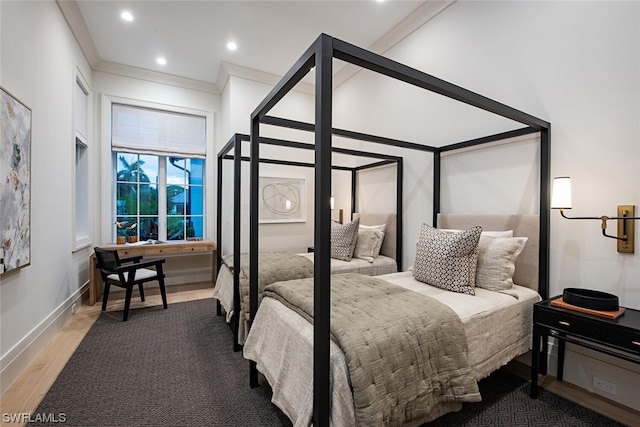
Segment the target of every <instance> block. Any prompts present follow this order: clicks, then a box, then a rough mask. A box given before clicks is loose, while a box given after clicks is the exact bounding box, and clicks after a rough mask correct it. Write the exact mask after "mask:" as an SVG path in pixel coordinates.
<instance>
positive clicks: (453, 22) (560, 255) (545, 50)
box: [334, 1, 640, 409]
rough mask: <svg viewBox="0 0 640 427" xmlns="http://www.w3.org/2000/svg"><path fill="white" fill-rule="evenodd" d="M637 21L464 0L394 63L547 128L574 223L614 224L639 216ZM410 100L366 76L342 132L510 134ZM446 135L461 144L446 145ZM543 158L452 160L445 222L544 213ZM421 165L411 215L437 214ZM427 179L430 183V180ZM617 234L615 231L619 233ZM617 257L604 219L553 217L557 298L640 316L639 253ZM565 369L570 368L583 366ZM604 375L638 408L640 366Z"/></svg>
mask: <svg viewBox="0 0 640 427" xmlns="http://www.w3.org/2000/svg"><path fill="white" fill-rule="evenodd" d="M639 22H640V3H638V2H535V1H524V2H503V1H497V2H490V1H483V2H468V1H458V2H456V3H454V4H453V5H452V6H450V7H449V8H447V9H446V10H445V11H444V12H443V13H441V14H440V15H438V16H437V17H436V18H434V19H433V20H432V21H430V22H429V23H428V24H427V25H425V26H423V27H422V28H420V29H418V30H417V31H416V32H414V33H413V34H412V35H411V36H409V37H407V38H406V39H405V40H403V41H402V42H401V43H399V44H398V45H396V46H395V47H394V48H392V49H391V50H390V51H389V52H387V53H386V54H385V56H388V57H390V58H392V59H395V60H397V61H399V62H401V63H404V64H407V65H410V66H412V67H415V68H417V69H420V70H423V71H425V72H427V73H429V74H432V75H435V76H436V77H439V78H442V79H444V80H446V81H449V82H451V83H454V84H457V85H459V86H462V87H464V88H466V89H469V90H472V91H474V92H478V93H480V94H482V95H485V96H488V97H489V98H492V99H495V100H497V101H499V102H502V103H504V104H507V105H509V106H512V107H515V108H517V109H519V110H522V111H525V112H527V113H530V114H532V115H534V116H537V117H540V118H542V119H544V120H547V121H549V122H550V123H551V125H552V127H551V147H552V149H551V174H552V176H562V175H569V176H571V177H572V178H573V182H574V194H573V205H574V209H573V211H572V212H571V213H572V214H574V215H577V216H596V215H597V216H599V215H609V216H614V215H615V212H616V205H618V204H635V205H636V206H637V205H639V204H640V203H639V202H640V186H639V185H638V182H639V181H638V170H639V166H640V145H639V144H638V139H639V136H640V120H638V118H639V117H640V79H638V76H639V75H640V25H638V24H639ZM405 86H406V85H405ZM414 92H419V90H417V89H415V90H414V91H409V90H407V88H405V87H402V85H397V84H394V83H385V82H384V81H381V80H377V79H376V78H375V77H374V76H372V75H371V74H370V73H359V74H358V75H356V76H355V77H354V78H352V79H351V80H349V81H347V82H346V83H345V84H344V85H343V86H341V87H340V88H339V89H338V90H337V92H336V95H335V96H334V99H336V100H337V111H338V112H339V114H337V115H336V114H334V121H335V122H336V126H338V122H339V126H340V127H346V128H349V129H351V128H353V127H356V128H360V129H366V126H369V127H370V129H373V130H374V131H375V132H373V133H381V134H383V135H385V136H389V137H396V138H400V139H408V140H411V141H414V142H421V141H426V142H427V143H430V144H434V145H441V144H442V143H445V142H457V141H462V140H465V139H468V138H473V137H479V136H483V135H488V134H491V133H493V132H496V131H499V130H504V129H505V123H501V122H499V121H497V122H496V121H487V122H486V123H485V121H484V118H482V117H480V116H475V115H473V114H469V113H467V112H466V111H456V109H455V108H454V107H452V106H451V105H449V104H440V103H437V102H436V103H434V104H431V102H433V101H434V100H433V99H431V98H429V97H425V96H423V95H417V94H415V93H414ZM362 105H369V106H374V107H373V108H364V107H362ZM453 112H455V113H456V114H455V115H450V114H451V113H453ZM442 123H444V124H446V125H447V127H446V128H443V127H442V126H439V124H442ZM446 129H449V132H450V133H451V137H452V139H453V140H451V141H447V140H446V139H447V138H448V135H447V134H446V133H445V130H446ZM356 130H359V129H356ZM369 132H370V133H372V132H371V131H369ZM538 158H539V148H537V143H536V142H535V140H531V139H529V140H526V141H524V143H521V142H518V143H517V146H516V145H514V146H509V145H502V146H498V147H492V148H490V149H489V150H473V151H468V152H464V153H460V154H456V155H453V156H447V158H446V159H444V160H443V191H444V192H445V194H443V206H442V210H443V211H445V212H461V211H462V212H478V213H486V212H492V211H500V212H504V211H505V210H506V211H507V212H514V213H536V212H537V210H538V204H537V202H536V201H535V199H533V198H532V197H531V195H532V194H536V192H537V190H536V188H537V185H538V180H539V176H538V172H537V169H536V168H537V166H536V165H537V162H538ZM419 166H420V165H419V164H417V163H416V164H411V165H410V166H409V167H408V170H407V172H406V173H405V188H408V193H409V194H405V209H406V210H407V211H409V212H410V211H411V208H407V204H409V203H413V200H412V198H414V197H415V198H419V199H420V204H419V206H421V207H423V210H424V211H425V212H430V207H431V202H430V194H428V193H429V190H428V189H424V190H423V187H422V185H421V184H417V181H418V180H420V179H422V177H423V176H422V175H420V169H419ZM425 166H426V167H427V168H428V169H429V167H430V165H429V164H425V165H423V166H422V167H425ZM426 176H427V178H428V181H429V182H430V177H429V176H430V172H429V174H427V175H426ZM425 216H426V215H425ZM421 220H423V219H419V218H416V217H415V216H413V217H408V218H407V220H406V222H405V254H407V255H409V254H410V253H411V248H408V247H407V245H409V246H413V243H412V242H415V240H413V241H412V240H409V241H407V240H406V237H407V234H412V235H415V233H416V232H417V230H418V227H419V223H420V221H421ZM424 220H425V221H430V220H431V219H430V217H429V218H425V219H424ZM615 227H616V224H615V222H614V223H612V224H610V226H609V228H610V231H611V232H614V230H615ZM637 237H638V233H637V232H636V238H637ZM615 245H616V243H615V241H613V240H611V239H605V238H603V237H602V236H601V232H600V223H599V221H567V220H564V219H562V218H561V217H560V216H559V215H558V214H557V213H556V212H553V213H552V219H551V259H550V270H551V277H550V279H551V280H550V291H549V295H550V296H554V295H558V294H561V293H562V290H563V289H564V288H566V287H584V288H591V289H598V290H603V291H606V292H611V293H614V294H616V295H618V297H619V298H620V303H621V305H623V306H627V307H632V308H636V309H640V286H638V283H637V278H638V277H640V262H639V258H638V257H639V256H640V255H639V253H638V252H640V251H636V253H635V254H620V253H618V252H616V246H615ZM413 253H415V249H414V251H413ZM570 353H573V352H570ZM567 357H568V358H567V360H568V363H572V362H571V361H572V360H576V358H575V357H574V356H573V355H568V356H567ZM601 358H602V357H601V356H600V355H599V354H594V353H593V352H589V357H587V358H586V359H585V358H584V357H583V358H582V359H580V360H581V362H580V364H579V365H577V364H576V365H572V369H567V370H566V371H565V372H567V375H566V379H567V380H568V381H571V382H574V383H577V384H579V385H581V386H582V387H585V388H587V389H592V387H591V383H590V381H591V377H592V375H593V374H594V373H595V372H601V371H602V368H601V365H599V362H598V361H596V359H601ZM589 360H591V361H593V363H590V362H589ZM609 363H611V364H616V365H619V363H618V362H617V361H615V360H613V361H612V360H609V361H608V362H607V364H605V366H607V370H608V372H607V373H605V374H600V375H610V377H611V378H613V379H615V380H616V381H620V382H618V384H619V390H625V394H627V395H629V396H637V395H638V393H639V392H640V385H639V384H638V381H637V378H638V375H637V372H638V371H637V365H635V367H634V368H632V369H635V374H632V373H631V374H630V373H629V372H628V371H627V370H623V369H617V368H615V369H614V368H613V367H612V366H611V365H610V364H609ZM605 378H606V377H605ZM622 382H624V384H623V383H622ZM607 397H610V398H612V399H614V400H616V399H617V400H621V399H620V398H619V397H616V396H607ZM636 400H637V399H636ZM623 403H625V404H629V402H628V401H626V402H623ZM636 409H638V408H637V407H636Z"/></svg>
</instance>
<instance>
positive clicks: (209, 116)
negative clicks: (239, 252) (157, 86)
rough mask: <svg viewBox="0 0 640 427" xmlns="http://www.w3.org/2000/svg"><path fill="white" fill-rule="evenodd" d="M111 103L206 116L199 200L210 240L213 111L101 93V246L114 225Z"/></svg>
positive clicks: (108, 240)
mask: <svg viewBox="0 0 640 427" xmlns="http://www.w3.org/2000/svg"><path fill="white" fill-rule="evenodd" d="M113 103H116V104H126V105H133V106H137V107H144V108H152V109H156V110H164V111H171V112H177V113H184V114H190V115H194V116H203V117H205V123H206V130H205V132H206V135H205V141H206V142H205V143H206V146H207V152H206V158H205V176H204V182H205V194H204V195H203V197H204V200H203V201H202V202H203V205H204V217H205V224H204V226H205V230H204V233H205V236H204V237H206V238H209V237H208V236H213V235H214V234H215V232H211V233H210V231H211V230H209V228H208V227H207V223H209V222H213V223H215V221H207V218H208V217H209V216H211V217H213V216H214V214H213V213H212V212H215V210H211V209H214V208H213V206H212V207H211V209H208V208H209V206H208V205H207V202H208V200H211V199H210V198H209V196H208V195H207V194H208V193H210V194H212V195H213V198H212V200H215V191H216V190H215V188H216V186H215V182H213V178H211V182H210V181H209V177H215V176H216V174H215V173H211V170H213V169H214V168H215V167H216V166H215V164H216V163H215V159H216V158H217V157H216V156H217V154H216V153H215V152H214V151H215V150H214V149H213V147H214V145H215V143H214V139H213V138H214V135H215V129H214V127H215V125H214V114H213V111H210V110H209V111H207V110H199V109H194V108H189V107H183V106H179V105H171V104H163V103H158V102H152V101H144V100H141V99H134V98H125V97H121V96H114V95H108V94H102V95H101V98H100V159H101V160H100V168H101V170H102V171H103V172H102V173H101V174H100V181H101V182H100V194H101V200H100V206H103V209H101V211H100V212H101V213H100V244H103V243H107V242H111V241H113V223H112V220H111V214H112V210H113V205H112V201H113V200H115V191H116V189H115V187H113V186H112V183H113V182H115V176H114V171H115V170H114V167H113V164H112V159H113V155H112V150H111V105H112V104H113ZM212 188H213V190H212ZM158 209H161V206H158ZM158 212H163V211H160V210H159V211H158ZM164 212H166V206H165V211H164ZM160 217H162V215H160ZM161 226H162V224H158V227H161Z"/></svg>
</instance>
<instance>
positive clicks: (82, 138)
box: [72, 72, 91, 249]
mask: <svg viewBox="0 0 640 427" xmlns="http://www.w3.org/2000/svg"><path fill="white" fill-rule="evenodd" d="M74 90H75V94H74V116H73V122H74V130H75V132H74V134H75V135H74V145H75V147H74V149H75V150H74V151H75V162H74V165H75V176H74V181H73V187H74V189H73V194H74V198H73V204H74V207H73V213H74V217H73V227H72V228H73V230H74V231H73V235H74V242H73V243H74V248H75V249H80V248H82V247H85V246H87V245H89V244H90V243H91V237H90V234H91V233H90V225H89V218H90V216H89V179H90V176H89V148H88V147H89V120H88V117H89V109H90V105H91V103H90V102H89V100H90V93H91V92H90V90H89V85H88V84H87V82H86V81H85V80H84V78H83V77H82V75H81V74H80V73H79V72H78V73H77V74H76V85H75V89H74Z"/></svg>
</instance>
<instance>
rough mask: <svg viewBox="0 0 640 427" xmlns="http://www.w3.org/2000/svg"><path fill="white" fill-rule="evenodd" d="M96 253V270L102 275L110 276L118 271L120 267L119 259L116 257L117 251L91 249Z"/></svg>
mask: <svg viewBox="0 0 640 427" xmlns="http://www.w3.org/2000/svg"><path fill="white" fill-rule="evenodd" d="M93 250H94V251H95V253H96V260H97V261H98V268H99V269H100V270H101V271H102V273H103V274H105V273H107V274H112V273H115V272H116V271H117V270H118V267H119V266H120V258H119V257H118V251H116V250H112V249H101V248H98V247H96V248H93Z"/></svg>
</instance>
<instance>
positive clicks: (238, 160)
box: [216, 123, 403, 351]
mask: <svg viewBox="0 0 640 427" xmlns="http://www.w3.org/2000/svg"><path fill="white" fill-rule="evenodd" d="M302 125H304V124H302V123H300V124H299V126H302ZM250 140H251V137H250V136H249V135H246V134H241V133H235V134H234V135H233V136H232V137H231V138H230V139H229V141H228V142H227V143H226V144H225V146H224V147H223V148H222V149H221V150H220V152H219V153H218V176H217V179H218V182H217V184H218V185H217V188H218V193H217V224H216V227H217V234H216V235H217V236H218V250H217V260H216V261H217V266H218V271H220V269H221V266H222V250H221V246H222V244H221V236H222V192H223V186H224V182H223V175H224V174H223V163H224V160H232V161H233V212H234V218H235V217H236V215H235V213H236V212H240V209H241V208H240V196H241V188H242V186H241V184H242V178H241V176H242V162H243V161H245V162H248V161H250V157H246V156H242V143H243V142H249V141H250ZM260 143H261V144H265V145H273V146H282V147H289V148H296V149H303V150H314V149H315V146H314V145H313V144H309V143H303V142H296V141H288V140H283V139H277V138H265V137H261V138H260ZM332 151H333V152H334V153H336V154H342V155H348V156H357V157H358V158H360V159H365V158H368V159H372V160H370V161H368V162H367V163H365V164H363V165H359V166H354V167H351V166H340V165H332V166H331V169H333V170H341V171H346V172H350V173H351V208H350V210H351V215H353V213H355V212H357V210H356V209H357V194H358V193H357V190H358V186H357V182H358V179H357V178H358V173H359V172H361V171H366V170H369V169H372V168H377V167H380V166H386V165H394V164H395V166H396V242H395V248H396V253H395V259H396V263H399V262H400V260H401V259H402V171H403V169H402V161H403V159H402V157H398V156H393V155H389V154H380V153H369V152H364V151H359V150H349V149H345V148H338V147H333V148H332ZM259 162H260V163H269V164H277V165H284V166H298V167H310V168H313V167H315V164H313V163H306V162H299V161H291V160H283V159H273V158H265V157H263V158H260V159H259ZM351 215H349V218H351ZM240 225H241V221H239V220H237V218H236V220H234V223H233V249H232V250H233V252H232V253H233V254H239V253H240V252H241V248H240V237H241V236H240V234H241V231H240V230H241V227H240ZM400 268H401V265H400V264H399V265H398V269H400ZM240 270H241V268H240V257H238V256H234V258H233V310H234V315H233V317H232V321H231V327H232V331H233V349H234V351H239V350H240V349H241V348H242V345H241V344H240V343H239V329H240V327H239V326H240V325H239V322H240V319H239V316H238V315H236V313H240V278H239V273H240ZM216 314H217V315H218V316H219V315H221V314H222V307H221V304H220V300H216Z"/></svg>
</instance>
